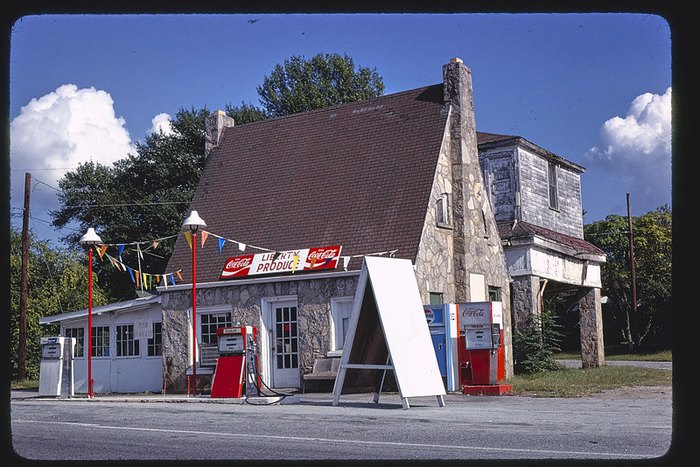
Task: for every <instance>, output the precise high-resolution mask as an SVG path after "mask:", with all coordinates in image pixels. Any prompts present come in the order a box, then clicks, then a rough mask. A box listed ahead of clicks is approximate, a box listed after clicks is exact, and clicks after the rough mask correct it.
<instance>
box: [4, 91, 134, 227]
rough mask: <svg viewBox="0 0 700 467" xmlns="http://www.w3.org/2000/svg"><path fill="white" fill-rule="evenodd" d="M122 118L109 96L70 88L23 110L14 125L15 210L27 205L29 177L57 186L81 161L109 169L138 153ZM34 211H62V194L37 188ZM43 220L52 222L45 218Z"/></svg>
mask: <svg viewBox="0 0 700 467" xmlns="http://www.w3.org/2000/svg"><path fill="white" fill-rule="evenodd" d="M124 125H125V121H124V119H123V118H121V117H117V116H116V115H115V111H114V102H113V100H112V97H111V96H110V94H109V93H107V92H105V91H102V90H98V89H95V88H93V87H90V88H83V89H79V88H78V87H77V86H76V85H74V84H64V85H62V86H60V87H58V88H57V89H56V90H55V91H52V92H50V93H48V94H46V95H44V96H41V97H39V98H35V99H32V100H31V101H30V102H29V103H28V104H26V105H25V106H23V107H22V108H21V110H20V113H19V115H18V116H17V117H15V118H14V119H13V120H12V122H11V123H10V166H11V169H12V181H11V197H12V205H13V207H14V206H17V205H20V206H21V204H22V202H21V200H22V197H23V192H24V172H25V171H26V172H29V173H31V174H32V178H33V179H36V180H39V181H42V182H44V183H46V184H49V185H52V186H54V187H57V185H58V180H60V179H61V178H62V177H63V175H64V174H65V173H66V172H67V171H69V170H72V169H75V168H76V167H77V166H78V165H79V164H80V163H81V162H86V161H89V160H92V161H95V162H99V163H101V164H105V165H109V164H112V163H113V162H114V161H116V160H118V159H122V158H124V157H126V156H127V154H129V153H134V151H135V149H134V145H133V143H132V141H131V138H130V136H129V132H128V131H127V129H126V128H125V126H124ZM35 188H36V189H35V191H33V193H32V200H31V202H32V207H31V210H32V212H37V211H43V212H44V213H45V211H46V210H47V209H56V208H57V207H58V203H57V200H56V192H55V191H54V190H51V189H49V188H47V187H44V186H41V185H36V186H35ZM37 216H41V217H44V218H48V215H46V214H43V213H40V214H37Z"/></svg>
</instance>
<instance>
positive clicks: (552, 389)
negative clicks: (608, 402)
mask: <svg viewBox="0 0 700 467" xmlns="http://www.w3.org/2000/svg"><path fill="white" fill-rule="evenodd" d="M507 383H508V384H512V385H513V393H512V394H515V395H521V396H535V397H583V396H589V395H591V394H596V393H599V392H601V391H603V390H605V389H614V388H619V387H625V386H664V385H669V386H670V385H671V371H669V370H660V369H657V368H641V367H634V366H612V365H610V366H607V365H606V366H602V367H600V368H587V369H581V368H562V369H560V370H555V371H546V372H542V373H536V374H530V375H516V376H513V377H512V378H509V379H508V381H507Z"/></svg>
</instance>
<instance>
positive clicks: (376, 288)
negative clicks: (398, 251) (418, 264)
mask: <svg viewBox="0 0 700 467" xmlns="http://www.w3.org/2000/svg"><path fill="white" fill-rule="evenodd" d="M387 370H393V372H394V376H395V379H396V384H397V386H398V389H399V393H400V395H401V399H402V404H403V405H404V407H405V408H408V401H407V398H408V397H421V396H437V397H438V402H439V404H440V405H441V406H443V405H444V399H443V397H442V396H444V395H445V387H444V384H443V381H442V377H441V375H440V369H439V367H438V363H437V358H436V356H435V350H434V348H433V344H432V340H431V337H430V330H429V328H428V323H427V322H426V320H425V312H424V310H423V302H422V300H421V298H420V292H419V291H418V285H417V283H416V277H415V273H414V271H413V265H412V264H411V262H410V261H409V260H406V259H395V258H379V257H370V256H368V257H365V259H364V264H363V266H362V271H361V272H360V278H359V281H358V286H357V291H356V293H355V299H354V302H353V311H352V317H351V319H350V327H349V329H348V333H347V336H346V340H345V346H344V349H343V355H342V358H341V363H340V369H339V371H338V376H337V378H336V382H335V387H334V389H333V393H334V399H333V403H334V404H337V403H338V399H339V397H340V395H341V394H345V393H349V392H356V391H355V390H356V389H357V388H362V387H366V386H367V385H368V384H369V385H370V386H371V385H376V387H377V388H380V387H381V384H382V380H383V378H384V376H385V372H386V371H387ZM376 400H378V391H377V396H375V401H376Z"/></svg>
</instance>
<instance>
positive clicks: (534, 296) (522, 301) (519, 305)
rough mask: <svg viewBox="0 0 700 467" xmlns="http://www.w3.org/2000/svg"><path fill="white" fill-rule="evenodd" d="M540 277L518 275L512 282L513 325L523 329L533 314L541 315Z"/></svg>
mask: <svg viewBox="0 0 700 467" xmlns="http://www.w3.org/2000/svg"><path fill="white" fill-rule="evenodd" d="M539 292H540V278H539V277H537V276H532V275H528V276H516V277H514V278H513V282H512V283H511V293H512V297H513V315H514V316H513V317H514V320H515V322H514V323H513V325H514V326H515V328H516V329H523V328H524V327H525V323H526V322H527V318H528V316H530V315H531V314H535V315H539V312H540V307H539V298H538V294H539Z"/></svg>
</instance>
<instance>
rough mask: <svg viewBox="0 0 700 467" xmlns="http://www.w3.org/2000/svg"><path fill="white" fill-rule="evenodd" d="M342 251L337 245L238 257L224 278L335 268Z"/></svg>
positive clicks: (229, 264) (231, 260) (229, 262)
mask: <svg viewBox="0 0 700 467" xmlns="http://www.w3.org/2000/svg"><path fill="white" fill-rule="evenodd" d="M341 248H342V247H341V246H340V245H335V246H324V247H318V248H307V249H304V250H291V251H271V252H269V253H258V254H251V255H241V256H235V257H233V258H228V259H227V260H226V263H225V264H224V270H223V271H221V276H220V279H236V278H240V277H248V276H256V275H261V274H283V273H289V272H291V273H295V272H301V271H303V272H308V271H320V270H323V269H335V267H336V266H337V265H338V259H339V258H340V250H341Z"/></svg>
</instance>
